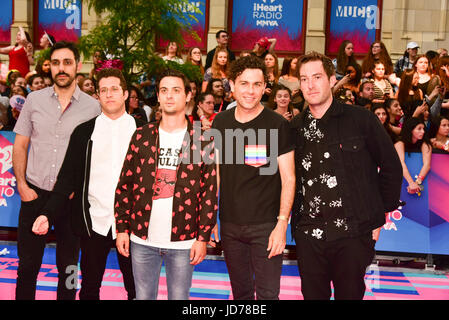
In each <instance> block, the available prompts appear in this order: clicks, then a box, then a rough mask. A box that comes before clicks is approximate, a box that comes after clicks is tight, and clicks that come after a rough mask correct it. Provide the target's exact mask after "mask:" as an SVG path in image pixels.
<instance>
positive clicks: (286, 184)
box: [212, 56, 295, 300]
mask: <svg viewBox="0 0 449 320" xmlns="http://www.w3.org/2000/svg"><path fill="white" fill-rule="evenodd" d="M230 84H231V88H232V91H233V93H234V97H235V99H236V101H237V106H236V107H235V108H232V109H230V110H226V111H224V112H221V113H219V114H218V115H217V116H216V117H215V120H214V122H213V126H212V128H213V129H216V134H217V135H219V136H220V137H221V145H219V143H218V140H219V139H215V143H216V147H217V152H218V163H219V170H218V171H219V177H220V180H219V181H220V207H219V208H220V209H219V212H220V217H219V218H220V230H221V240H222V248H223V252H224V256H225V260H226V265H227V267H228V271H229V277H230V280H231V286H232V293H233V297H234V299H236V300H252V299H254V298H255V297H254V288H255V292H256V296H257V299H260V300H268V299H278V298H279V291H280V277H281V269H282V253H283V250H284V248H285V244H286V231H287V226H288V220H289V216H290V209H291V206H292V203H293V198H294V190H295V173H294V144H293V140H292V137H291V134H290V132H291V129H290V128H289V124H288V122H287V120H285V119H284V118H283V117H282V116H280V115H279V114H277V113H275V112H274V111H272V110H270V109H266V108H264V107H263V106H262V105H261V104H260V99H261V98H262V95H263V92H264V90H265V86H266V70H265V66H264V64H263V62H262V61H261V60H260V59H258V58H256V57H252V56H249V57H244V58H241V59H238V60H236V61H235V62H234V63H233V64H232V66H231V72H230ZM212 131H213V130H212Z"/></svg>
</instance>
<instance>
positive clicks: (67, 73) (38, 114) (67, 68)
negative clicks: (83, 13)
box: [13, 42, 100, 300]
mask: <svg viewBox="0 0 449 320" xmlns="http://www.w3.org/2000/svg"><path fill="white" fill-rule="evenodd" d="M50 55H51V59H50V63H51V73H52V78H53V81H54V83H55V84H54V86H53V87H48V88H45V89H42V90H39V91H36V92H33V93H31V94H30V95H28V97H27V100H26V102H25V104H24V107H23V109H22V112H21V114H20V116H19V118H18V120H17V123H16V126H15V127H14V132H15V133H16V139H15V142H14V147H13V168H14V173H15V176H16V179H17V188H18V191H19V194H20V197H21V200H22V203H21V209H20V213H19V226H18V236H17V253H18V256H19V268H18V270H17V285H16V299H17V300H32V299H35V293H36V280H37V275H38V273H39V270H40V266H41V263H42V257H43V253H44V248H45V243H46V238H47V237H46V236H45V235H44V236H38V235H35V234H34V233H33V232H32V230H31V229H32V225H33V222H34V220H35V219H36V218H37V215H39V213H40V211H41V209H42V207H43V205H45V203H46V202H47V199H48V197H49V194H50V191H51V190H52V189H53V186H54V184H55V182H56V177H57V175H58V172H59V169H60V167H61V165H62V161H63V160H64V156H65V153H66V149H67V146H68V143H69V139H70V135H71V134H72V131H73V129H74V128H75V127H76V126H77V125H79V124H80V123H83V122H85V121H87V120H89V119H91V118H93V117H95V116H97V115H99V114H100V105H99V103H98V102H97V101H96V100H95V99H93V98H91V97H90V96H88V95H87V94H85V93H83V92H81V90H80V88H79V87H78V86H77V84H76V81H74V80H75V76H76V72H77V69H78V66H79V61H80V55H79V52H78V50H77V48H76V47H75V45H74V44H73V43H69V42H58V43H56V44H55V45H54V46H53V47H52V49H51V51H50ZM66 208H67V209H68V206H67V207H66ZM69 220H70V219H69V212H68V210H64V211H63V212H60V213H59V215H58V217H57V218H56V219H55V221H53V222H54V223H53V224H54V227H55V233H56V241H57V249H56V265H57V268H58V290H57V298H58V299H60V300H72V299H73V300H74V299H75V295H76V288H77V277H78V269H77V264H78V257H79V239H78V238H77V237H75V236H74V235H73V233H72V231H71V230H70V224H69Z"/></svg>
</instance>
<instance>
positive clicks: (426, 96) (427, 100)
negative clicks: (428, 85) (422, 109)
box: [424, 94, 430, 107]
mask: <svg viewBox="0 0 449 320" xmlns="http://www.w3.org/2000/svg"><path fill="white" fill-rule="evenodd" d="M424 101H425V102H426V103H427V105H428V106H429V107H430V99H429V96H428V95H427V94H426V95H425V96H424Z"/></svg>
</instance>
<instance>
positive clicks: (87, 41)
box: [79, 0, 197, 82]
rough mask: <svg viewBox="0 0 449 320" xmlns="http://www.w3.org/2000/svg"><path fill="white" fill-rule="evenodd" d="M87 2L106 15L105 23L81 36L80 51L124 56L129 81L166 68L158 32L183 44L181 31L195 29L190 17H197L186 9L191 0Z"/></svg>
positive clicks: (90, 7)
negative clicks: (157, 51)
mask: <svg viewBox="0 0 449 320" xmlns="http://www.w3.org/2000/svg"><path fill="white" fill-rule="evenodd" d="M83 2H85V3H87V4H88V8H89V10H94V11H95V13H96V14H97V15H99V16H101V17H102V22H101V24H100V25H98V26H96V27H95V28H94V29H92V30H91V31H90V32H89V34H87V35H84V36H82V37H81V38H80V39H79V48H80V51H81V52H82V53H83V54H84V56H90V55H92V54H93V52H94V51H97V50H100V51H103V52H105V53H106V54H108V55H111V56H113V57H114V58H116V59H120V60H121V61H122V62H123V70H122V71H123V74H124V76H125V78H126V80H127V81H128V82H134V81H136V80H137V78H138V76H139V75H141V74H142V73H143V72H144V71H145V72H147V74H150V75H151V74H155V73H157V72H158V70H160V69H161V68H164V67H166V64H165V62H164V61H163V60H162V59H161V58H159V57H158V56H157V55H156V39H157V35H163V37H164V39H166V40H169V41H175V42H177V43H179V44H181V45H182V44H183V43H184V40H183V37H182V34H181V30H191V28H190V23H189V20H190V19H195V18H194V17H193V16H192V15H190V14H188V13H186V12H185V11H186V10H184V9H185V8H187V6H189V1H188V0H113V1H111V0H83ZM195 10H197V9H196V8H195ZM189 70H190V69H188V68H187V71H188V72H190V71H189Z"/></svg>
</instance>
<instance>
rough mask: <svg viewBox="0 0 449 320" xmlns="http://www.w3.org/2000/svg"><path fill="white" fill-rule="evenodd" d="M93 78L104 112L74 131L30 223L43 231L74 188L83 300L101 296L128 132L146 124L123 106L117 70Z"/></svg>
mask: <svg viewBox="0 0 449 320" xmlns="http://www.w3.org/2000/svg"><path fill="white" fill-rule="evenodd" d="M97 79H98V96H99V99H100V105H101V111H102V112H101V114H100V115H99V116H98V117H95V118H93V119H91V120H89V121H87V122H84V123H82V124H80V125H79V126H78V127H76V128H75V130H74V131H73V134H72V136H71V137H70V142H69V146H68V149H67V153H66V156H65V159H64V162H63V164H62V167H61V171H60V172H59V175H58V179H57V182H56V185H55V188H54V190H53V193H52V194H51V197H50V199H49V200H48V202H47V203H46V205H45V207H44V208H43V209H42V211H41V212H42V215H41V216H39V217H38V218H37V219H36V222H35V223H34V225H33V232H34V233H36V234H45V233H47V231H48V225H49V223H48V221H50V222H51V221H52V220H54V216H55V215H56V214H57V212H58V211H59V208H60V207H61V204H62V203H64V201H65V199H67V198H68V197H69V195H70V194H72V193H73V195H72V196H71V198H73V199H72V201H71V209H72V210H71V214H72V217H71V227H72V229H73V231H74V232H75V233H76V234H77V235H79V236H80V239H81V242H80V247H81V263H80V266H81V273H82V275H83V278H82V282H81V290H80V294H79V298H80V299H81V300H98V299H99V298H100V287H101V282H102V279H103V274H104V271H105V267H106V260H107V257H108V254H109V252H110V249H111V247H112V246H113V245H114V240H115V238H116V227H115V219H114V197H115V188H116V185H117V181H118V179H119V175H120V172H121V169H122V165H123V161H124V159H125V155H126V152H127V150H128V146H129V141H130V139H131V136H132V135H133V133H134V132H135V131H136V128H137V127H140V126H142V125H144V124H145V123H144V122H143V121H142V120H140V119H135V118H133V117H132V116H130V115H129V114H128V113H127V112H126V110H125V101H126V99H127V98H128V91H127V90H126V88H127V86H126V81H125V79H124V77H123V74H122V72H121V71H120V70H118V69H102V70H101V71H100V72H98V75H97ZM118 262H119V266H120V270H121V272H122V274H123V282H124V286H125V289H126V291H127V293H128V299H134V298H135V296H136V293H135V286H134V279H133V274H132V266H131V259H130V258H129V257H128V258H126V257H124V256H122V255H118Z"/></svg>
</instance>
